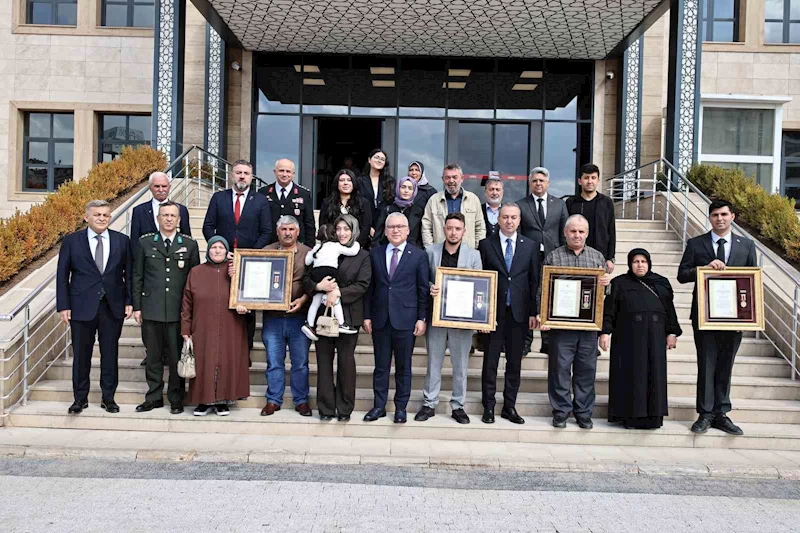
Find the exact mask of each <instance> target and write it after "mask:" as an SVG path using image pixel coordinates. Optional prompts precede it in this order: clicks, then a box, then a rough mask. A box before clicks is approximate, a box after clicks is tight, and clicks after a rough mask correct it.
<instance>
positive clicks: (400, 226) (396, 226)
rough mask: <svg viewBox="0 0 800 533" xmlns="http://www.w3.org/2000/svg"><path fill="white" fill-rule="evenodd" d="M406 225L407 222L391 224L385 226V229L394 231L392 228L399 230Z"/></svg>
mask: <svg viewBox="0 0 800 533" xmlns="http://www.w3.org/2000/svg"><path fill="white" fill-rule="evenodd" d="M407 227H408V225H407V224H396V225H393V226H386V229H388V230H389V231H394V230H398V231H400V230H401V229H403V228H407Z"/></svg>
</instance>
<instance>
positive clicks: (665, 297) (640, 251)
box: [628, 248, 672, 310]
mask: <svg viewBox="0 0 800 533" xmlns="http://www.w3.org/2000/svg"><path fill="white" fill-rule="evenodd" d="M637 255H641V256H644V258H645V259H647V274H645V275H644V276H641V277H639V276H637V275H636V274H634V273H633V258H634V257H636V256H637ZM628 276H630V278H631V279H633V280H635V281H638V282H640V283H644V284H645V285H647V286H648V287H650V288H651V289H652V290H653V292H655V293H656V295H657V296H658V299H659V300H661V303H662V304H663V305H664V309H665V310H666V309H669V306H670V302H672V285H670V283H669V280H668V279H667V278H665V277H664V276H661V275H659V274H656V273H655V272H653V262H652V261H651V260H650V252H648V251H647V250H645V249H644V248H634V249H633V250H631V251H630V252H628Z"/></svg>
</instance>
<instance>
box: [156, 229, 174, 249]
mask: <svg viewBox="0 0 800 533" xmlns="http://www.w3.org/2000/svg"><path fill="white" fill-rule="evenodd" d="M159 233H161V232H159ZM177 236H178V232H177V230H176V231H173V232H172V233H171V234H170V235H164V234H163V233H161V238H162V239H163V240H164V241H166V240H167V239H169V243H170V245H173V244H175V237H177Z"/></svg>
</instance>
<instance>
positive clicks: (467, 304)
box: [444, 279, 475, 318]
mask: <svg viewBox="0 0 800 533" xmlns="http://www.w3.org/2000/svg"><path fill="white" fill-rule="evenodd" d="M445 294H446V295H447V299H446V300H445V302H444V314H445V316H451V317H456V318H472V306H473V303H474V302H475V283H474V282H472V281H456V280H452V279H451V280H448V281H447V291H446V292H445Z"/></svg>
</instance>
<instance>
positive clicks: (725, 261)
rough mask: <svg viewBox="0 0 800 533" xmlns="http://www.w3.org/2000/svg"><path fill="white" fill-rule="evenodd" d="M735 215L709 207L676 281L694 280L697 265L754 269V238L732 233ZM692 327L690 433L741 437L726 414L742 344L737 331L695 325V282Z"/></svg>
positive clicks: (725, 206) (724, 206) (726, 207)
mask: <svg viewBox="0 0 800 533" xmlns="http://www.w3.org/2000/svg"><path fill="white" fill-rule="evenodd" d="M735 217H736V216H735V215H734V213H733V210H732V208H731V204H729V203H728V202H726V201H724V200H715V201H713V202H711V205H710V206H709V207H708V219H709V220H710V221H711V226H712V230H711V231H709V232H708V233H704V234H703V235H700V236H699V237H694V238H693V239H689V242H687V243H686V250H684V252H683V258H682V259H681V264H680V266H679V267H678V282H680V283H692V282H694V281H696V279H697V267H709V268H713V269H714V270H725V267H726V266H731V267H755V266H758V264H757V262H756V261H757V259H756V246H755V243H754V242H753V241H751V240H750V239H746V238H744V237H739V236H737V235H733V233H731V222H733V219H734V218H735ZM691 318H692V329H693V330H694V345H695V348H697V412H698V414H699V417H698V419H697V422H695V423H694V424H693V425H692V431H693V432H695V433H705V432H706V431H708V428H709V427H712V428H716V429H719V430H722V431H724V432H725V433H729V434H731V435H743V434H744V432H743V431H742V430H741V428H739V427H738V426H736V425H735V424H734V423H733V422H731V419H730V418H728V416H727V414H726V413H728V412H730V410H731V396H730V392H731V374H732V373H733V360H734V358H735V357H736V352H737V351H738V350H739V344H741V342H742V332H741V331H700V330H699V329H698V327H697V326H698V324H697V286H696V285H695V289H694V294H693V295H692V313H691Z"/></svg>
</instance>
